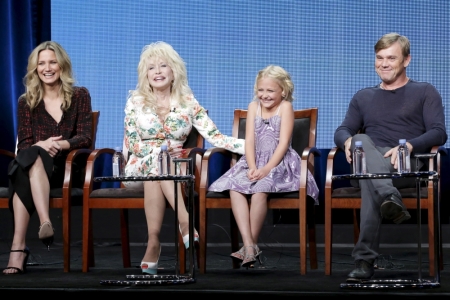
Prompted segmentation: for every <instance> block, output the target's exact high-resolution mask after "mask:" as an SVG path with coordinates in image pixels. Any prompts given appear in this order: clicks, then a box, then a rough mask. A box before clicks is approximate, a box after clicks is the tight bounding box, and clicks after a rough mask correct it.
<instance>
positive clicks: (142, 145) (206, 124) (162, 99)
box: [124, 42, 244, 275]
mask: <svg viewBox="0 0 450 300" xmlns="http://www.w3.org/2000/svg"><path fill="white" fill-rule="evenodd" d="M137 70H138V84H137V86H136V89H135V90H133V91H131V92H130V94H129V97H128V100H127V104H126V106H125V121H124V126H125V146H126V147H127V148H128V150H129V152H130V156H129V159H128V162H127V165H126V167H125V175H126V176H155V175H158V171H159V170H158V164H157V158H158V154H159V153H160V151H161V146H162V145H167V147H168V149H169V153H170V155H171V157H172V158H176V157H180V156H181V155H182V153H183V149H182V147H183V144H184V142H185V141H186V139H187V137H188V135H189V133H190V132H191V130H192V126H194V127H195V128H196V129H197V131H198V132H199V133H200V134H201V135H202V136H203V137H205V139H206V140H207V141H208V142H209V143H211V144H212V145H214V146H216V147H222V148H226V149H228V150H230V151H232V152H236V153H240V154H243V152H244V140H242V139H236V138H233V137H228V136H226V135H223V134H221V133H220V132H219V130H218V129H217V127H216V125H215V124H214V123H213V121H212V120H211V119H210V118H209V117H208V115H207V113H206V110H205V109H204V108H203V107H202V106H201V105H200V104H199V102H198V101H197V99H196V98H195V97H194V95H193V93H192V91H191V89H190V87H189V84H188V80H187V71H186V66H185V63H184V61H183V59H182V58H181V57H180V55H179V54H178V53H177V52H176V51H175V50H174V49H173V48H172V46H171V45H169V44H167V43H165V42H156V43H152V44H150V45H147V46H145V47H144V49H143V50H142V53H141V58H140V61H139V65H138V68H137ZM173 184H174V183H173V181H139V182H125V185H127V186H128V187H131V186H133V187H135V188H143V189H144V211H145V216H146V220H147V230H148V242H147V249H146V251H145V254H144V257H143V259H142V262H141V269H142V273H143V274H153V275H154V274H156V273H157V269H158V260H159V255H160V252H161V244H160V241H159V233H160V231H161V226H162V222H163V218H164V212H165V209H166V199H167V201H168V202H169V203H170V205H171V206H172V208H174V206H175V198H174V186H173ZM178 194H180V195H181V190H179V192H178ZM178 204H179V205H178V221H179V224H180V228H179V230H180V233H181V234H182V237H183V242H184V245H185V247H186V248H189V246H190V245H189V230H188V229H189V215H188V212H187V210H186V207H185V205H184V203H183V202H182V201H179V202H178ZM198 239H199V237H198V233H197V232H194V238H193V240H194V242H196V243H198Z"/></svg>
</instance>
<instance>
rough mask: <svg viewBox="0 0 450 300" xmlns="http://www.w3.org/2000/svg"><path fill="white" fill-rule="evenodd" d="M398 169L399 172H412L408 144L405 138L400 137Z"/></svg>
mask: <svg viewBox="0 0 450 300" xmlns="http://www.w3.org/2000/svg"><path fill="white" fill-rule="evenodd" d="M397 169H398V172H399V173H409V172H411V162H410V160H409V150H408V146H406V140H405V139H400V140H399V141H398V151H397Z"/></svg>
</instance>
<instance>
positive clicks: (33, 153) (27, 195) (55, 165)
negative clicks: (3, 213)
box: [8, 146, 65, 216]
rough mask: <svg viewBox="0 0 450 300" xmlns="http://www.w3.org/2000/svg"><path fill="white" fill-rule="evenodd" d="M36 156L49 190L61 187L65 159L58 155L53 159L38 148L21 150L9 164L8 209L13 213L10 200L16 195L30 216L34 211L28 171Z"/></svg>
mask: <svg viewBox="0 0 450 300" xmlns="http://www.w3.org/2000/svg"><path fill="white" fill-rule="evenodd" d="M38 156H40V157H41V159H42V162H43V164H44V169H45V172H46V174H47V178H48V180H49V183H50V188H58V187H61V186H62V184H63V182H64V167H65V165H64V163H65V159H64V158H63V157H61V156H60V155H59V156H57V157H56V158H55V159H54V158H52V157H51V156H50V155H49V154H48V152H47V151H45V150H44V149H43V148H41V147H39V146H32V147H30V148H27V149H24V150H21V151H20V152H19V153H18V154H17V156H16V158H15V159H14V160H13V161H12V162H11V163H10V164H9V169H8V177H9V209H10V210H11V211H13V205H12V199H13V196H14V193H17V196H19V198H20V200H21V201H22V203H23V205H24V206H25V208H26V209H27V211H28V213H29V214H30V216H31V215H32V214H33V213H34V212H35V211H36V207H35V206H34V201H33V196H32V194H31V186H30V178H29V174H28V172H29V170H30V167H31V166H32V165H33V164H34V162H35V161H36V159H37V158H38Z"/></svg>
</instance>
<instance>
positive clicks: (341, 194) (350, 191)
mask: <svg viewBox="0 0 450 300" xmlns="http://www.w3.org/2000/svg"><path fill="white" fill-rule="evenodd" d="M399 192H400V194H401V195H402V198H416V188H404V189H399ZM420 195H421V196H422V197H424V198H427V197H428V190H427V188H425V187H422V188H421V189H420ZM331 197H332V198H361V189H360V188H354V187H345V188H337V189H335V190H333V193H332V194H331Z"/></svg>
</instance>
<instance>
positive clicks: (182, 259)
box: [178, 234, 187, 274]
mask: <svg viewBox="0 0 450 300" xmlns="http://www.w3.org/2000/svg"><path fill="white" fill-rule="evenodd" d="M186 252H187V251H186V248H184V243H183V237H182V236H181V234H179V235H178V263H179V264H180V266H179V268H180V274H185V273H186Z"/></svg>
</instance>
